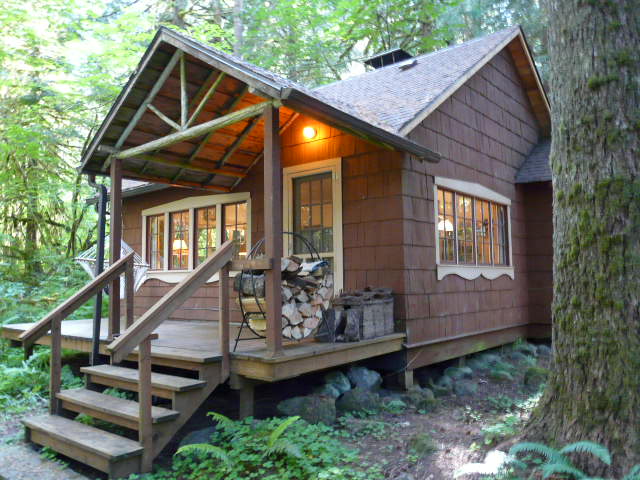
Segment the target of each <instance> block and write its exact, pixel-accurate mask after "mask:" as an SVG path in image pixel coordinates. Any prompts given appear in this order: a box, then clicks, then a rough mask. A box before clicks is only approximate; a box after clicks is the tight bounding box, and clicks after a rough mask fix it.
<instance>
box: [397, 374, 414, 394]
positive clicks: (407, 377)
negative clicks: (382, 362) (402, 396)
mask: <svg viewBox="0 0 640 480" xmlns="http://www.w3.org/2000/svg"><path fill="white" fill-rule="evenodd" d="M398 382H399V383H400V388H402V389H403V390H411V388H413V385H414V379H413V370H404V371H402V372H400V373H399V374H398Z"/></svg>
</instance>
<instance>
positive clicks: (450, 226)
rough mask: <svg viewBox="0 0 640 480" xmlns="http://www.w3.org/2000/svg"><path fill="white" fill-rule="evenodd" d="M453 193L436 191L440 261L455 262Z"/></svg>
mask: <svg viewBox="0 0 640 480" xmlns="http://www.w3.org/2000/svg"><path fill="white" fill-rule="evenodd" d="M454 223H455V217H454V215H453V193H452V192H448V191H446V190H438V239H439V242H440V260H442V261H444V262H455V261H456V251H455V243H456V232H455V228H454Z"/></svg>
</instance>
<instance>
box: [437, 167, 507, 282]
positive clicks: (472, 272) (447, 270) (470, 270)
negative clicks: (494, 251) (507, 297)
mask: <svg viewBox="0 0 640 480" xmlns="http://www.w3.org/2000/svg"><path fill="white" fill-rule="evenodd" d="M438 187H441V188H446V189H448V190H453V191H455V192H459V193H463V194H467V195H471V196H472V197H476V198H480V199H482V200H490V201H492V202H495V203H499V204H502V205H505V206H506V207H507V232H508V237H509V238H508V242H509V244H508V245H509V265H451V264H442V263H440V241H439V238H438V227H437V225H438ZM433 213H434V217H433V218H434V227H433V230H434V234H435V245H436V272H437V278H438V280H442V279H443V278H444V277H446V276H447V275H458V276H459V277H462V278H464V279H465V280H473V279H475V278H478V277H480V276H482V277H484V278H486V279H488V280H495V279H496V278H498V277H500V276H502V275H507V276H508V277H510V278H511V279H512V280H513V279H514V278H515V275H514V268H513V242H512V238H513V235H512V233H511V199H510V198H508V197H505V196H504V195H500V194H499V193H497V192H494V191H493V190H491V189H489V188H487V187H485V186H484V185H480V184H479V183H473V182H465V181H463V180H455V179H453V178H444V177H434V181H433Z"/></svg>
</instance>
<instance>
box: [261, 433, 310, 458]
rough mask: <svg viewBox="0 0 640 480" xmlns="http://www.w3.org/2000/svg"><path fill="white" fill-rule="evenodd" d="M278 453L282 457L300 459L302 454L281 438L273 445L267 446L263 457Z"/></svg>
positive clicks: (293, 445)
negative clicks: (282, 455)
mask: <svg viewBox="0 0 640 480" xmlns="http://www.w3.org/2000/svg"><path fill="white" fill-rule="evenodd" d="M276 453H280V454H284V455H289V456H290V457H294V458H302V457H303V454H302V451H301V450H300V448H299V447H298V446H297V445H296V444H295V443H293V442H291V441H289V440H287V439H286V438H281V439H279V440H278V441H277V442H275V443H274V444H273V445H269V446H268V447H267V449H266V450H265V457H267V456H270V455H273V454H276Z"/></svg>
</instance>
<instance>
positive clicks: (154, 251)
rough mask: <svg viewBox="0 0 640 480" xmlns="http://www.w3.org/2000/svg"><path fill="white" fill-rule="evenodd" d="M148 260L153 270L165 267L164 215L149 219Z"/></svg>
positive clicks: (152, 216) (149, 217)
mask: <svg viewBox="0 0 640 480" xmlns="http://www.w3.org/2000/svg"><path fill="white" fill-rule="evenodd" d="M147 232H148V233H147V259H148V262H149V268H150V269H151V270H161V269H162V268H163V266H164V215H150V216H148V217H147Z"/></svg>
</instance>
